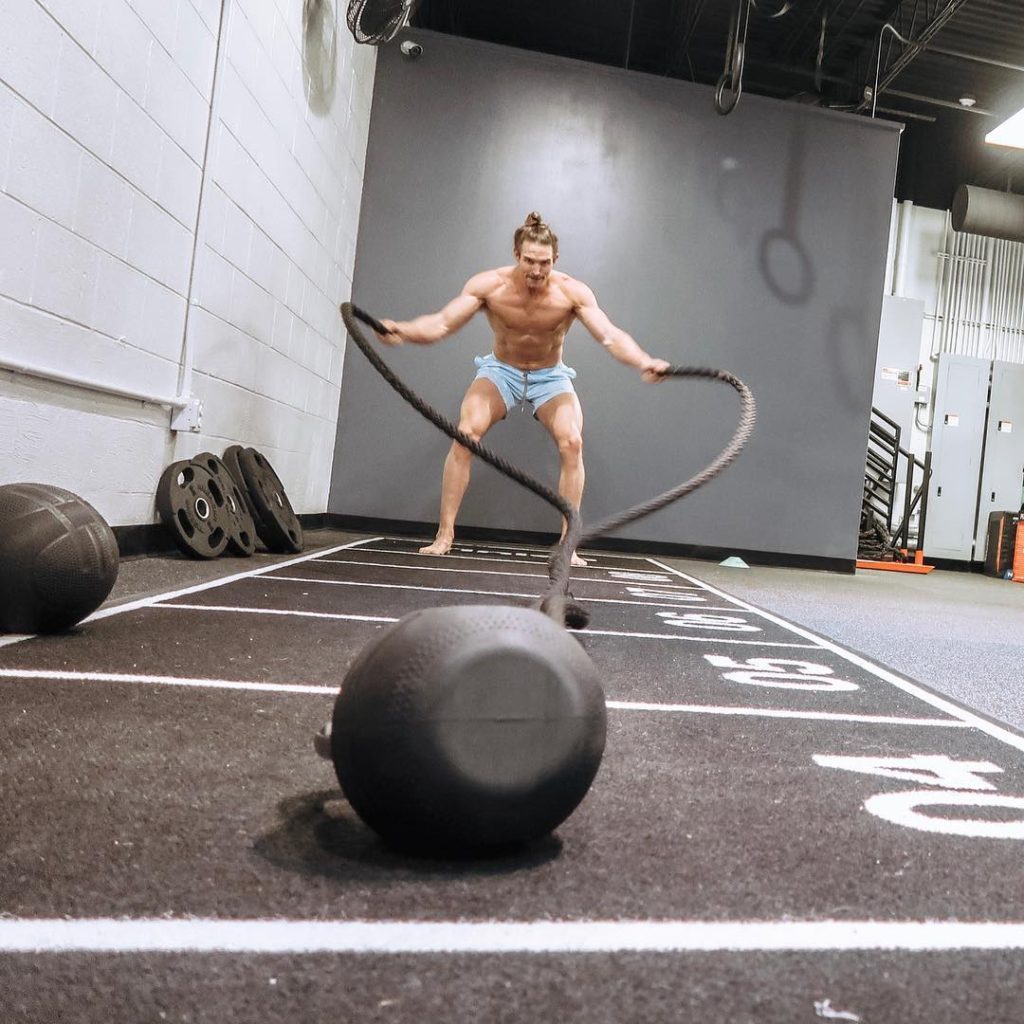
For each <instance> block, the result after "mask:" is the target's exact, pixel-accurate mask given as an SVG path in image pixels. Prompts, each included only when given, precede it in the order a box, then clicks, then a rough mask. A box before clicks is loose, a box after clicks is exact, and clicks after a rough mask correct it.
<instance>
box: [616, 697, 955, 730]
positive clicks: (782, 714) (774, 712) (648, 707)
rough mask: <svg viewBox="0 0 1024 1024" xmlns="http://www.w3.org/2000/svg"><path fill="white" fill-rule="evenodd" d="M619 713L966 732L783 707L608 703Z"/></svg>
mask: <svg viewBox="0 0 1024 1024" xmlns="http://www.w3.org/2000/svg"><path fill="white" fill-rule="evenodd" d="M605 706H606V707H608V708H610V709H614V710H616V711H666V712H678V713H681V714H694V715H738V716H741V717H744V718H799V719H807V720H808V721H821V722H869V723H871V724H873V725H925V726H930V727H931V728H933V729H966V728H968V725H967V723H966V722H961V721H959V720H957V719H955V718H903V717H900V716H899V715H855V714H843V713H841V712H837V711H789V710H786V709H783V708H741V707H728V706H715V705H713V704H647V703H645V702H642V701H632V700H609V701H605Z"/></svg>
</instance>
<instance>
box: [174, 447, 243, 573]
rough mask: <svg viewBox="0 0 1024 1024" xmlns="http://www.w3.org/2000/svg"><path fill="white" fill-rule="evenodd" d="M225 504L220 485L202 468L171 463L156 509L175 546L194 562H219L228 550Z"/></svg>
mask: <svg viewBox="0 0 1024 1024" xmlns="http://www.w3.org/2000/svg"><path fill="white" fill-rule="evenodd" d="M225 505H226V502H225V498H224V492H223V491H222V490H221V488H220V484H218V483H217V481H216V480H215V479H214V478H213V477H212V476H211V475H210V473H209V471H208V470H205V469H203V467H202V466H196V465H194V464H193V463H191V462H189V461H188V460H184V461H182V462H172V463H171V464H170V465H169V466H168V467H167V468H166V469H165V470H164V472H163V475H162V476H161V477H160V483H159V484H157V488H156V509H157V512H159V513H160V518H161V519H162V520H163V522H164V524H165V525H166V526H167V528H168V529H169V530H170V531H171V536H173V537H174V542H175V544H177V545H178V547H179V548H180V549H181V550H182V551H183V552H184V553H185V554H186V555H192V556H193V557H195V558H216V557H217V556H218V555H221V554H223V553H224V549H225V548H226V547H227V546H228V531H227V528H226V526H225V522H224V512H223V509H224V508H225Z"/></svg>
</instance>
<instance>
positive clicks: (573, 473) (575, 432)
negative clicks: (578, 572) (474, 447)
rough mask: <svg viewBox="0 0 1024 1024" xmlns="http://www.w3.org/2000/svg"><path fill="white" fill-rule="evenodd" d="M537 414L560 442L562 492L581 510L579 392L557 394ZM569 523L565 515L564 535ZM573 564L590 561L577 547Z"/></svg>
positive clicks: (574, 506) (582, 563)
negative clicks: (581, 556) (577, 552)
mask: <svg viewBox="0 0 1024 1024" xmlns="http://www.w3.org/2000/svg"><path fill="white" fill-rule="evenodd" d="M536 415H537V419H539V420H540V422H541V423H542V424H543V425H544V426H545V427H546V428H547V430H548V433H550V434H551V436H552V437H553V438H554V439H555V444H556V445H558V458H559V463H560V469H559V473H558V493H559V494H560V495H561V496H562V497H563V498H565V500H566V501H567V502H569V504H570V505H572V507H573V508H575V509H577V510H578V509H579V507H580V502H581V501H582V500H583V483H584V480H585V477H586V474H585V473H584V471H583V409H582V408H581V406H580V400H579V399H578V398H577V397H576V394H575V392H568V393H566V394H561V395H555V397H554V398H550V399H548V401H546V402H545V403H544V404H543V405H542V406H540V407H539V408H538V409H537V414H536ZM568 527H569V524H568V523H567V522H566V521H565V520H564V517H563V521H562V536H563V537H564V536H565V531H566V530H567V529H568ZM572 564H573V565H586V564H587V563H586V561H585V560H584V559H582V558H580V556H579V555H577V554H576V552H575V551H574V552H573V553H572Z"/></svg>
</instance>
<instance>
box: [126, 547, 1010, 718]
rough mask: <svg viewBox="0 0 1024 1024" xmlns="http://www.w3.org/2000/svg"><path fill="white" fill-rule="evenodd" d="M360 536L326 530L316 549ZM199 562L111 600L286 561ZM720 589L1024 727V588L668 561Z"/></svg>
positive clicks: (975, 579) (149, 566) (133, 576)
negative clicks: (259, 565) (273, 562)
mask: <svg viewBox="0 0 1024 1024" xmlns="http://www.w3.org/2000/svg"><path fill="white" fill-rule="evenodd" d="M359 536H360V535H359V534H354V533H349V532H345V531H340V530H318V531H313V532H309V533H307V535H306V542H307V548H306V550H307V551H312V550H314V548H316V547H327V546H329V545H332V544H343V543H346V542H347V541H350V540H355V539H357V537H359ZM284 558H285V556H281V555H278V556H275V555H268V554H257V555H255V556H254V557H253V558H252V559H218V560H216V561H212V562H195V561H192V560H190V559H186V558H183V557H180V556H177V555H170V556H160V557H147V558H134V559H126V560H125V561H124V562H123V563H122V566H121V572H120V576H119V578H118V582H117V586H116V587H115V589H114V592H113V594H111V597H110V602H109V603H120V602H121V601H125V600H129V599H131V598H133V597H141V596H144V595H147V594H156V593H161V592H164V591H167V590H171V589H174V588H176V587H185V586H190V585H193V584H195V583H199V582H202V581H204V580H208V579H217V578H220V577H222V576H225V575H230V574H231V573H234V572H244V571H247V570H249V569H253V568H256V567H257V565H258V564H260V563H266V562H272V561H281V560H283V559H284ZM664 561H665V562H666V563H667V564H668V565H671V566H672V567H674V568H676V569H679V570H680V571H682V572H690V573H693V574H694V575H697V576H699V577H700V578H702V579H703V580H704V581H705V582H706V583H709V584H711V585H712V586H718V587H721V588H722V589H723V590H724V591H726V592H727V593H729V594H731V595H733V596H734V597H738V598H741V599H742V600H745V601H749V602H750V603H751V604H754V605H756V606H757V607H759V608H761V609H764V610H766V611H771V612H774V613H775V614H777V615H780V616H781V617H783V618H785V619H788V620H789V621H791V622H794V623H797V624H799V625H803V626H806V627H807V628H808V629H811V630H813V631H815V632H817V633H821V634H823V635H825V636H827V637H829V638H831V639H833V640H835V641H836V642H837V643H840V644H842V645H843V646H846V647H849V648H851V649H853V650H855V651H859V652H860V653H862V654H865V655H867V656H868V657H870V658H872V659H873V660H875V661H877V662H879V663H881V664H882V665H885V666H887V667H889V668H892V669H895V670H896V671H897V672H900V673H902V674H903V675H905V676H908V677H910V678H911V679H914V680H916V681H917V682H921V683H925V684H926V685H928V686H930V687H931V688H932V689H934V690H936V691H937V692H938V693H941V694H943V695H945V696H948V697H952V698H954V699H955V700H958V701H960V702H961V703H963V704H965V705H967V706H968V707H971V708H973V709H974V710H977V711H980V712H982V713H984V714H986V715H989V716H990V717H992V718H995V719H998V720H999V721H1002V722H1006V723H1007V724H1009V725H1012V726H1014V727H1016V728H1018V729H1024V584H1020V583H1011V582H1008V581H1006V580H1000V579H994V578H992V577H989V576H984V575H981V574H979V573H966V572H951V571H944V570H939V569H936V570H935V571H934V572H931V573H929V574H927V575H915V574H907V573H898V572H885V571H878V570H858V571H857V572H856V573H835V572H822V571H818V570H811V569H787V568H775V567H765V566H752V567H750V568H749V569H734V568H729V567H724V566H721V565H719V564H717V563H715V562H708V561H698V560H694V559H681V558H667V559H664Z"/></svg>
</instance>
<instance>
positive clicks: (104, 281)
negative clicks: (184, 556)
mask: <svg viewBox="0 0 1024 1024" xmlns="http://www.w3.org/2000/svg"><path fill="white" fill-rule="evenodd" d="M224 2H225V3H226V9H225V16H224V25H223V38H221V40H220V46H221V53H220V63H219V72H218V76H219V77H217V81H216V97H214V82H215V69H216V67H217V46H218V32H219V31H220V29H221V0H0V356H6V357H7V358H8V359H14V360H23V361H29V362H32V363H34V364H37V365H43V366H50V367H53V368H54V369H56V370H59V371H60V372H63V373H72V374H76V373H77V374H79V375H82V376H84V377H88V378H92V379H100V380H105V381H107V382H109V383H110V384H112V385H114V386H118V387H126V388H135V389H139V390H143V391H147V392H152V393H159V394H173V393H175V392H176V391H177V390H178V383H179V380H180V379H181V374H182V365H183V363H182V361H183V352H184V350H185V349H186V348H187V349H188V351H189V352H190V353H191V368H192V374H191V389H190V391H191V393H192V394H194V395H196V396H197V397H199V398H200V399H201V400H202V401H203V403H204V418H203V431H202V433H199V434H174V433H172V432H171V431H170V430H169V414H168V411H167V410H166V409H164V408H161V407H159V406H154V405H146V404H142V403H138V402H133V401H128V400H125V399H122V398H116V397H111V396H104V395H100V394H97V393H95V392H92V391H87V390H83V389H79V388H75V387H73V386H67V385H61V384H56V383H52V382H46V381H41V380H38V379H36V378H33V377H28V376H24V375H21V374H14V373H11V372H7V371H3V370H2V369H0V436H2V437H4V438H5V439H10V440H9V443H7V444H5V445H4V446H3V447H2V448H0V482H6V481H10V480H25V479H33V480H42V481H48V482H51V483H55V484H58V485H60V486H64V487H68V488H70V489H71V490H73V491H76V492H77V493H79V494H82V495H83V496H84V497H86V498H87V499H88V500H90V501H92V502H93V503H94V504H95V505H96V506H97V507H98V508H99V509H100V511H101V512H102V513H103V514H104V515H105V516H106V517H107V519H108V520H109V521H110V522H111V523H112V524H114V525H120V524H130V523H145V522H151V521H154V519H155V514H154V509H153V494H154V491H155V487H156V482H157V480H158V479H159V476H160V473H161V472H162V470H163V468H164V467H165V466H166V465H167V464H168V463H169V462H170V461H172V460H174V459H176V458H185V457H188V456H190V455H192V454H195V453H196V452H198V451H200V450H203V449H210V450H213V451H218V452H219V451H222V450H223V449H224V447H226V446H227V445H229V444H233V443H241V444H246V445H252V446H255V447H257V448H260V449H261V450H262V451H263V452H264V453H265V454H266V455H267V457H268V458H269V459H270V460H271V462H272V463H273V464H274V466H275V468H276V469H277V470H278V473H279V474H280V475H281V477H282V479H283V481H284V483H285V487H286V489H287V490H288V493H289V496H290V497H291V499H292V501H293V504H294V505H295V506H296V508H297V509H298V510H299V511H300V512H319V511H322V510H323V509H324V508H325V507H326V502H327V492H328V486H329V479H330V468H331V463H332V460H333V449H334V437H335V427H336V420H337V404H338V396H339V392H340V385H341V367H342V355H343V345H344V332H343V331H342V329H341V325H340V318H339V317H338V314H337V304H338V302H339V301H342V300H343V299H344V298H346V297H347V296H348V292H349V289H350V286H351V279H352V264H353V260H354V239H355V235H356V230H357V226H358V214H359V200H360V195H361V191H362V173H363V172H362V168H363V162H364V158H365V148H366V138H367V134H368V124H369V110H370V98H371V95H372V85H373V74H374V62H375V57H374V54H375V51H374V50H373V48H372V47H359V46H356V45H355V43H354V42H353V40H352V39H351V37H350V36H349V34H348V32H347V30H346V29H345V28H344V10H343V7H344V0H332V5H333V6H334V7H336V8H338V9H337V10H335V11H334V12H333V16H332V17H331V18H330V19H329V22H330V23H331V24H334V25H336V26H337V37H336V40H335V42H336V47H337V59H336V78H335V81H334V83H333V91H332V92H330V93H329V94H327V96H326V99H325V97H324V96H323V95H321V94H319V93H316V92H314V93H313V94H311V95H310V96H307V91H308V83H307V81H306V76H305V72H304V62H303V45H304V43H305V40H306V33H305V32H304V26H303V24H302V8H303V4H302V3H301V2H297V0H224ZM328 42H330V41H329V40H328ZM211 100H212V101H213V116H212V118H211ZM311 105H312V106H311ZM208 125H209V126H210V139H209V151H208V152H207V126H208ZM204 159H205V177H204ZM200 203H201V210H200ZM197 223H198V236H197V235H196V225H197ZM190 296H191V303H192V305H191V312H188V311H189V305H188V302H189V297H190ZM187 313H188V315H186V314H187ZM186 325H187V338H186Z"/></svg>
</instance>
